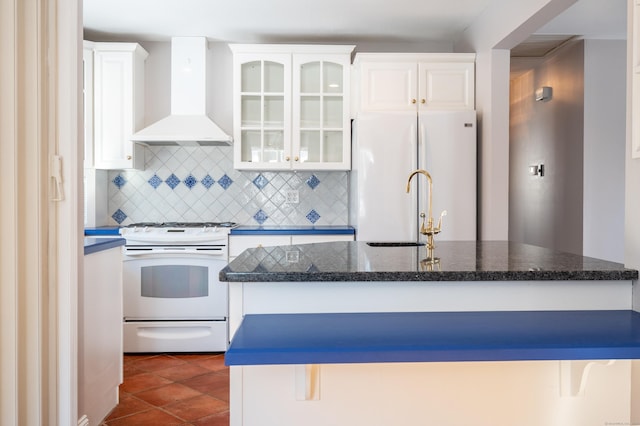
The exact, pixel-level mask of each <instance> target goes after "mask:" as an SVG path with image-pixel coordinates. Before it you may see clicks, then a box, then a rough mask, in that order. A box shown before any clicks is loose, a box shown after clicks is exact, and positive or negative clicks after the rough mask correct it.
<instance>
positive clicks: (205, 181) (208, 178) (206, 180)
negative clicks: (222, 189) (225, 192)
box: [200, 175, 216, 189]
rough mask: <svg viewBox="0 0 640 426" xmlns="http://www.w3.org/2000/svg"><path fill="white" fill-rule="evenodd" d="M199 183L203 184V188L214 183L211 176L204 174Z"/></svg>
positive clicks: (209, 186)
mask: <svg viewBox="0 0 640 426" xmlns="http://www.w3.org/2000/svg"><path fill="white" fill-rule="evenodd" d="M200 183H201V184H202V185H204V187H205V188H207V189H209V188H211V186H212V185H213V184H214V183H216V181H215V180H213V178H212V177H211V176H209V175H206V176H205V177H203V178H202V180H201V181H200Z"/></svg>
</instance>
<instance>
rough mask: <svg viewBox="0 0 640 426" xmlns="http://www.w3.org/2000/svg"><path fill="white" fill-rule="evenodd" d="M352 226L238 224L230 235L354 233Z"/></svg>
mask: <svg viewBox="0 0 640 426" xmlns="http://www.w3.org/2000/svg"><path fill="white" fill-rule="evenodd" d="M355 233H356V231H355V229H354V228H353V226H347V225H344V226H333V225H325V226H295V225H291V226H238V227H236V228H233V229H231V232H230V234H231V235H354V234H355Z"/></svg>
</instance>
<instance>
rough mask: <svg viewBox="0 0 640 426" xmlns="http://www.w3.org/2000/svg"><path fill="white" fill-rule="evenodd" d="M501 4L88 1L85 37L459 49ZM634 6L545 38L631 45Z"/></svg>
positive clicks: (562, 21) (615, 3) (573, 14)
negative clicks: (466, 34)
mask: <svg viewBox="0 0 640 426" xmlns="http://www.w3.org/2000/svg"><path fill="white" fill-rule="evenodd" d="M492 1H496V0H394V1H390V0H228V1H220V0H133V1H132V0H109V1H106V0H84V1H83V7H84V27H85V36H87V35H88V36H89V37H87V38H92V39H96V40H105V39H111V40H113V41H117V40H136V41H162V40H168V39H169V38H170V37H172V36H206V37H207V38H208V39H209V40H210V41H223V42H234V43H313V42H325V43H331V42H341V43H357V42H381V41H384V42H395V43H403V42H411V43H416V42H418V43H419V42H423V41H439V42H442V41H445V42H453V41H454V40H455V39H456V38H457V36H458V34H460V33H461V32H462V31H464V29H465V28H466V27H467V26H469V25H470V24H471V23H472V22H473V21H474V20H475V19H476V18H477V17H478V16H479V15H480V14H481V13H482V12H483V10H484V9H485V8H486V7H487V5H489V4H490V3H491V2H492ZM625 27H626V0H579V1H578V2H577V3H576V4H575V5H574V6H572V7H571V8H570V9H569V10H568V11H567V12H565V13H564V14H563V15H561V16H560V17H558V18H556V19H555V20H554V21H552V22H551V23H549V24H548V25H546V26H545V27H543V28H541V29H540V31H539V33H540V34H574V35H587V36H589V37H598V38H625V37H626V30H625Z"/></svg>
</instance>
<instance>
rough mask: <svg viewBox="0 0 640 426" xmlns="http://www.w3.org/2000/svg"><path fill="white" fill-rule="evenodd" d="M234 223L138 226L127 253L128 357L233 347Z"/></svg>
mask: <svg viewBox="0 0 640 426" xmlns="http://www.w3.org/2000/svg"><path fill="white" fill-rule="evenodd" d="M234 226H236V224H235V223H233V222H198V223H189V222H186V223H185V222H171V223H136V224H132V225H129V226H127V227H124V228H121V229H120V234H121V235H122V237H123V238H125V240H126V244H125V247H124V264H123V265H124V266H123V271H124V272H123V274H124V276H123V286H124V292H123V294H124V303H123V309H124V324H123V326H124V352H125V353H127V352H130V353H131V352H221V351H226V349H227V346H228V343H229V337H228V336H229V333H228V288H227V283H224V282H220V280H219V279H218V274H219V272H220V270H221V269H222V268H223V267H224V266H225V265H226V264H227V253H228V249H227V245H228V235H229V231H230V230H231V228H233V227H234Z"/></svg>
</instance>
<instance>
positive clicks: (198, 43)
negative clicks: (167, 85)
mask: <svg viewBox="0 0 640 426" xmlns="http://www.w3.org/2000/svg"><path fill="white" fill-rule="evenodd" d="M206 64H207V39H206V38H205V37H174V38H172V39H171V115H169V116H168V117H165V118H163V119H161V120H159V121H156V122H155V123H153V124H151V125H150V126H148V127H145V128H144V129H142V130H140V131H138V132H136V133H135V134H134V135H133V136H132V137H131V140H132V141H134V142H141V143H144V144H147V145H166V146H174V145H186V146H219V145H230V144H231V142H232V140H233V139H232V138H231V136H229V135H227V134H226V133H225V132H224V131H223V130H222V129H221V128H220V127H218V125H217V124H216V123H214V122H213V120H211V118H209V117H208V116H207V105H206V95H207V92H206Z"/></svg>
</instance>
